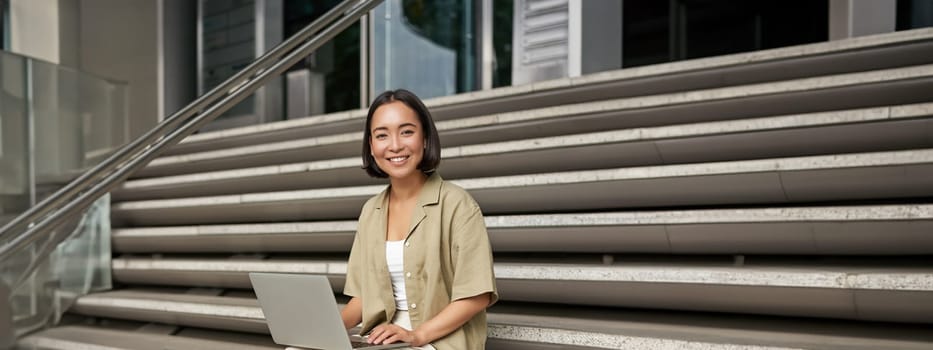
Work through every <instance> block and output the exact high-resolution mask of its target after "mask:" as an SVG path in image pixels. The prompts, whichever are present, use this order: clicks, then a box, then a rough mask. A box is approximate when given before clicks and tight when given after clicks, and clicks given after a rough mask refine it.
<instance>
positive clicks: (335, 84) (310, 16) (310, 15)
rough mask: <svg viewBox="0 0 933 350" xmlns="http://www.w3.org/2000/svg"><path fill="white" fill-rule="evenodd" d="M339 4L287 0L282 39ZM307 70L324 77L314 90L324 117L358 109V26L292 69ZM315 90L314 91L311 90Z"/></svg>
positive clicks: (333, 0) (332, 0)
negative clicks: (321, 105) (322, 101)
mask: <svg viewBox="0 0 933 350" xmlns="http://www.w3.org/2000/svg"><path fill="white" fill-rule="evenodd" d="M340 2H341V1H340V0H316V1H304V0H287V1H285V4H284V11H285V14H284V15H285V16H284V19H285V31H284V34H285V38H290V37H291V36H292V35H294V34H295V33H298V32H299V31H301V30H302V29H304V28H305V27H306V26H307V25H309V24H311V22H313V21H314V20H316V19H318V18H319V17H321V16H323V15H324V14H325V13H327V11H329V10H330V9H331V8H333V7H334V6H337V4H339V3H340ZM301 68H307V69H309V70H311V72H312V74H320V75H323V78H324V79H323V81H324V86H319V87H317V88H318V89H321V91H317V92H313V93H315V94H320V95H321V96H322V97H323V100H324V113H330V112H339V111H345V110H350V109H357V108H360V25H359V23H357V24H354V25H352V26H350V27H349V28H347V29H346V30H344V31H343V32H341V33H340V34H338V35H337V36H336V37H334V39H332V40H331V41H329V42H328V43H326V44H324V46H322V47H321V48H319V49H318V50H317V51H316V52H315V53H314V54H312V55H311V56H309V57H308V58H307V59H305V60H304V61H302V62H299V63H298V64H296V65H295V66H294V67H292V68H291V69H301ZM312 88H315V87H312Z"/></svg>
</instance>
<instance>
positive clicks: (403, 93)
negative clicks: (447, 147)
mask: <svg viewBox="0 0 933 350" xmlns="http://www.w3.org/2000/svg"><path fill="white" fill-rule="evenodd" d="M395 101H398V102H401V103H404V104H405V105H406V106H408V108H411V110H413V111H415V114H417V115H418V120H419V121H421V129H422V130H421V131H422V132H424V157H423V158H421V163H420V164H418V169H419V170H421V171H422V172H424V173H425V174H431V173H433V172H434V171H435V170H437V166H438V165H439V164H440V163H441V141H440V139H439V138H438V137H437V127H435V126H434V119H432V118H431V113H430V112H428V108H427V107H425V106H424V103H423V102H421V99H420V98H418V96H415V94H413V93H412V92H411V91H408V90H405V89H398V90H394V91H393V90H389V91H386V92H383V93H382V94H380V95H379V96H377V97H376V99H374V100H373V103H372V104H370V105H369V113H367V114H366V129H364V130H363V169H366V173H367V174H369V176H372V177H381V178H386V177H389V176H388V175H387V174H386V173H385V172H383V171H382V169H379V166H378V165H376V160H375V159H373V155H372V149H370V146H369V141H370V139H371V138H372V136H373V135H372V130H371V128H372V122H373V114H375V113H376V109H378V108H379V107H380V106H382V105H384V104H387V103H390V102H395Z"/></svg>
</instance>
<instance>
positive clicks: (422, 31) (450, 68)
mask: <svg viewBox="0 0 933 350" xmlns="http://www.w3.org/2000/svg"><path fill="white" fill-rule="evenodd" d="M474 6H475V4H474V2H473V1H468V0H436V1H425V0H386V1H385V2H383V3H382V4H381V5H379V6H378V7H376V9H375V10H373V31H372V33H373V36H372V43H373V56H372V57H373V76H372V78H373V90H374V92H375V93H376V94H378V93H380V92H382V91H385V90H388V89H397V88H405V89H409V90H411V91H413V92H415V93H416V94H418V96H420V97H422V98H431V97H437V96H446V95H452V94H456V93H460V92H466V91H472V90H475V89H476V88H477V85H478V84H477V77H476V75H477V74H476V40H475V38H476V30H475V27H476V26H475V16H474V13H475V9H474Z"/></svg>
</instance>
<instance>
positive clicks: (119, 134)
mask: <svg viewBox="0 0 933 350" xmlns="http://www.w3.org/2000/svg"><path fill="white" fill-rule="evenodd" d="M76 78H77V79H76V80H77V85H78V90H77V91H78V94H77V95H78V101H80V103H78V104H76V105H75V111H76V112H77V114H78V117H79V118H80V121H81V130H82V133H83V135H81V137H82V144H83V149H82V154H81V158H82V166H83V167H84V168H89V167H91V166H93V165H95V164H97V163H98V162H100V161H102V160H103V159H104V158H105V157H106V156H107V155H109V154H110V153H111V152H112V151H113V150H115V149H116V148H117V147H119V146H120V145H123V144H125V143H126V142H127V141H128V137H129V135H128V134H129V133H128V128H127V125H128V123H127V120H126V119H127V118H126V115H127V111H126V109H125V108H124V106H126V105H127V104H126V86H125V85H122V84H115V83H113V82H110V81H104V80H101V79H99V78H96V77H93V76H90V75H88V74H85V73H77V76H76Z"/></svg>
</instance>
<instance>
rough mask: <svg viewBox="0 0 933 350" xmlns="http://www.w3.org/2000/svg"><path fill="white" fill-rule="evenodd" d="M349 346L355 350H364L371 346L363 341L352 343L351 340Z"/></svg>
mask: <svg viewBox="0 0 933 350" xmlns="http://www.w3.org/2000/svg"><path fill="white" fill-rule="evenodd" d="M350 346H351V347H353V348H354V349H356V348H365V347H367V346H372V344H370V343H367V342H364V341H353V340H351V341H350Z"/></svg>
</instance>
